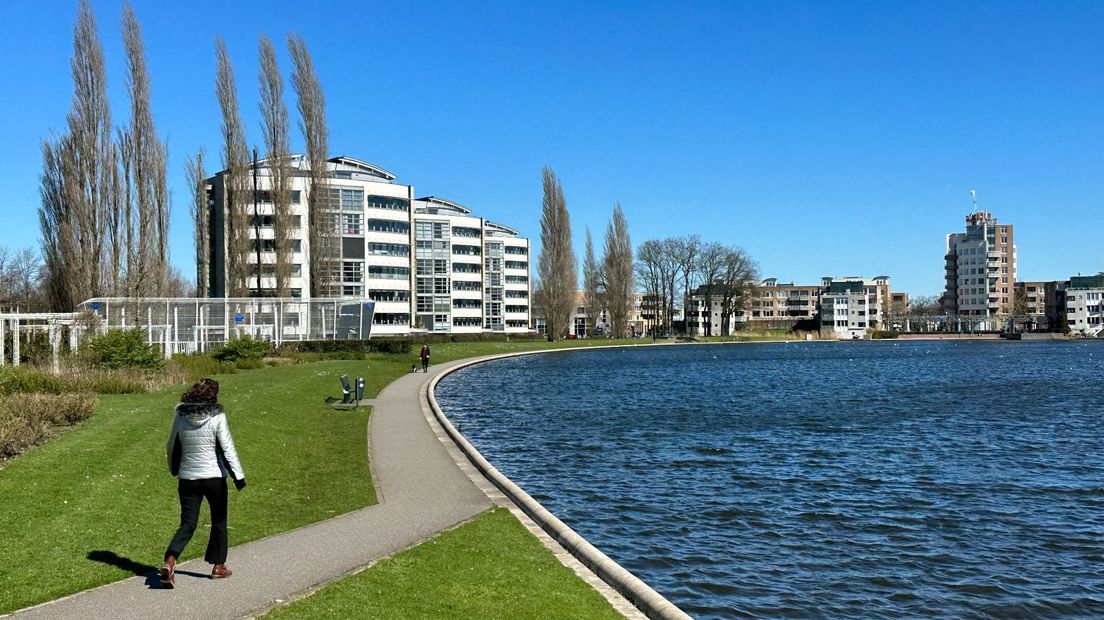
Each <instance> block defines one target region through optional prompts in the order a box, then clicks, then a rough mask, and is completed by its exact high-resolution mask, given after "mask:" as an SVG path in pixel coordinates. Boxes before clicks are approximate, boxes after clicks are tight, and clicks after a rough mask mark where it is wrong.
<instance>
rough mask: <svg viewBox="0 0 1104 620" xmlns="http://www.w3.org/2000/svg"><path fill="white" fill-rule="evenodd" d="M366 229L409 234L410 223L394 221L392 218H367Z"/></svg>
mask: <svg viewBox="0 0 1104 620" xmlns="http://www.w3.org/2000/svg"><path fill="white" fill-rule="evenodd" d="M368 230H369V231H371V232H385V233H398V234H400V235H409V234H410V224H408V223H407V222H396V221H394V220H368Z"/></svg>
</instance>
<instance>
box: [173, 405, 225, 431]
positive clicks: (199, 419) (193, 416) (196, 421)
mask: <svg viewBox="0 0 1104 620" xmlns="http://www.w3.org/2000/svg"><path fill="white" fill-rule="evenodd" d="M220 413H223V409H222V405H220V404H218V403H180V404H178V405H177V406H176V415H178V416H180V417H182V418H184V419H185V420H186V421H187V422H188V424H191V425H192V428H199V427H201V426H203V425H204V424H206V423H207V420H210V419H211V418H213V417H215V416H217V415H218V414H220Z"/></svg>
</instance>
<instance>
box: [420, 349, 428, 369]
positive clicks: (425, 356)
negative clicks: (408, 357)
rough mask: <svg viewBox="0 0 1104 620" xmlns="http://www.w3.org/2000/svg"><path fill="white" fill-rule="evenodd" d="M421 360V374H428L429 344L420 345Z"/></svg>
mask: <svg viewBox="0 0 1104 620" xmlns="http://www.w3.org/2000/svg"><path fill="white" fill-rule="evenodd" d="M419 357H421V358H422V372H429V343H428V342H427V343H425V344H423V345H422V352H421V354H420V356H419Z"/></svg>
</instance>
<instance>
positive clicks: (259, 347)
mask: <svg viewBox="0 0 1104 620" xmlns="http://www.w3.org/2000/svg"><path fill="white" fill-rule="evenodd" d="M271 352H272V343H270V342H269V341H267V340H261V339H259V338H251V337H249V336H242V337H241V338H234V339H233V340H230V341H229V342H227V343H226V344H224V345H222V346H221V347H219V348H218V349H216V350H215V352H214V353H212V357H214V358H215V359H216V360H218V361H220V362H231V363H233V362H238V361H240V360H261V359H263V358H264V356H266V355H268V354H269V353H271ZM240 367H241V366H239V368H240Z"/></svg>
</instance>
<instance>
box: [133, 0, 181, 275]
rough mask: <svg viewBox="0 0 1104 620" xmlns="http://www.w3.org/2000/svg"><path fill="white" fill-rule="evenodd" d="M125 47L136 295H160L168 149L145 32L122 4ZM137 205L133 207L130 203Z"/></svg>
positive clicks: (164, 262) (166, 217)
mask: <svg viewBox="0 0 1104 620" xmlns="http://www.w3.org/2000/svg"><path fill="white" fill-rule="evenodd" d="M122 29H123V46H124V47H125V48H126V55H127V94H128V95H129V96H130V126H129V127H128V128H127V129H126V130H124V131H123V132H121V133H122V136H121V138H122V143H123V145H124V148H123V149H122V153H123V159H124V160H126V161H125V162H124V163H123V170H124V171H125V172H126V175H125V176H124V178H123V180H122V181H123V183H126V184H127V186H128V188H127V198H128V201H127V212H128V214H133V215H132V216H131V217H136V218H137V222H136V224H135V225H134V227H135V229H136V231H137V237H136V238H135V237H134V236H132V237H131V239H130V242H131V244H132V245H128V247H127V254H128V258H130V257H131V255H132V254H133V255H135V256H133V260H128V267H130V268H131V269H133V270H134V271H133V272H131V273H128V278H127V279H128V281H129V284H130V286H129V289H130V290H128V291H127V292H128V294H129V295H131V296H140V295H144V294H145V295H148V294H150V293H152V294H154V295H159V294H161V292H162V289H163V288H164V283H165V270H166V268H167V266H168V225H169V193H168V187H167V178H166V175H165V168H166V165H167V159H168V146H167V145H166V144H165V143H163V142H162V141H161V140H160V139H159V138H158V137H157V130H156V128H155V127H154V123H153V110H152V108H151V106H150V81H149V71H148V69H147V67H146V52H145V46H144V44H143V43H142V28H141V26H140V25H139V24H138V17H137V16H136V15H135V13H134V8H133V7H131V5H130V3H129V2H127V3H125V4H124V5H123V28H122ZM131 200H133V202H131Z"/></svg>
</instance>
